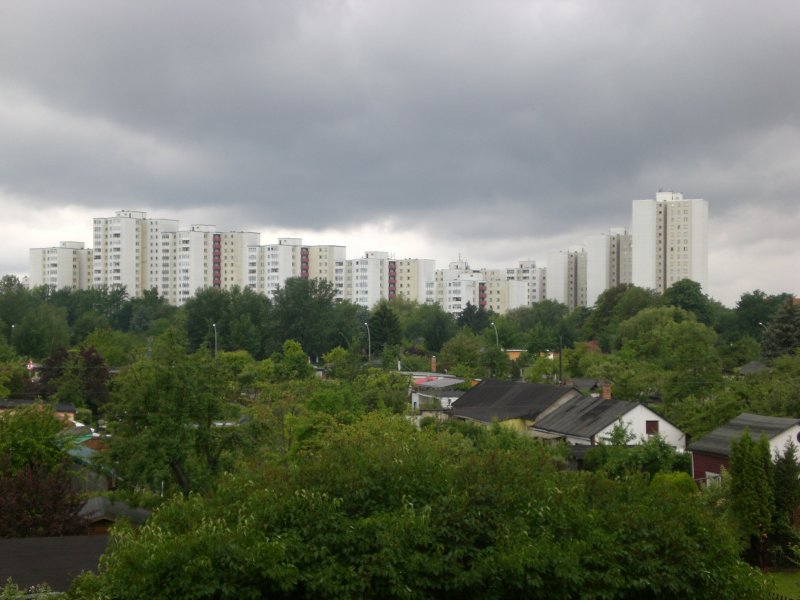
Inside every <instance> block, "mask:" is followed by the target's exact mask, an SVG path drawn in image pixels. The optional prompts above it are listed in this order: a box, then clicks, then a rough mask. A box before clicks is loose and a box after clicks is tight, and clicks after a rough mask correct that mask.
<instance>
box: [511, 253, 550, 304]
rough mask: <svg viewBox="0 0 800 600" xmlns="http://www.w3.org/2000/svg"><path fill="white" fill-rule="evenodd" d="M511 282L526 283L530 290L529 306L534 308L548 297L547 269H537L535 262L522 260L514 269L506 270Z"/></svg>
mask: <svg viewBox="0 0 800 600" xmlns="http://www.w3.org/2000/svg"><path fill="white" fill-rule="evenodd" d="M506 279H508V280H509V281H524V282H525V283H526V284H527V288H528V292H527V293H528V300H527V304H528V306H533V305H534V304H536V303H537V302H541V301H542V300H544V299H545V298H546V297H547V269H545V268H543V267H537V266H536V261H534V260H522V261H520V262H519V266H518V267H516V268H514V269H506Z"/></svg>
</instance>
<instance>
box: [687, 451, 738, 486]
mask: <svg viewBox="0 0 800 600" xmlns="http://www.w3.org/2000/svg"><path fill="white" fill-rule="evenodd" d="M723 467H724V468H725V470H726V471H727V470H728V469H730V463H729V461H728V459H727V458H725V457H724V456H716V455H714V454H703V453H702V452H692V477H693V478H694V480H695V481H705V480H707V479H708V474H709V473H715V474H717V475H719V474H720V473H722V469H723Z"/></svg>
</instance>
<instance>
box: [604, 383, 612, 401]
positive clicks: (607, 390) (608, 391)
mask: <svg viewBox="0 0 800 600" xmlns="http://www.w3.org/2000/svg"><path fill="white" fill-rule="evenodd" d="M603 400H611V384H610V383H608V382H607V381H606V382H604V383H603Z"/></svg>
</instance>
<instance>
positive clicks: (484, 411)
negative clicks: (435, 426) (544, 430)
mask: <svg viewBox="0 0 800 600" xmlns="http://www.w3.org/2000/svg"><path fill="white" fill-rule="evenodd" d="M567 394H571V395H579V394H580V392H578V390H576V389H575V387H573V386H571V385H545V384H541V383H519V382H516V381H499V380H494V379H487V380H486V381H482V382H481V383H479V384H478V385H476V386H475V387H474V388H472V389H471V390H469V391H468V392H466V393H465V394H464V395H463V396H461V397H460V398H459V399H458V400H456V401H455V402H453V404H452V406H451V409H452V411H453V415H454V416H456V417H463V418H466V419H472V420H475V421H481V422H483V423H491V422H492V421H493V420H494V419H497V420H498V421H506V420H508V419H529V420H534V419H536V418H537V417H538V416H539V415H540V414H542V412H544V411H545V410H547V409H548V408H550V407H551V406H552V405H553V404H554V403H555V402H557V401H558V400H560V399H561V398H563V397H564V396H565V395H567Z"/></svg>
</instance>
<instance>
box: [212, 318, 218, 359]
mask: <svg viewBox="0 0 800 600" xmlns="http://www.w3.org/2000/svg"><path fill="white" fill-rule="evenodd" d="M211 327H213V328H214V358H217V324H216V323H212V324H211Z"/></svg>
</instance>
